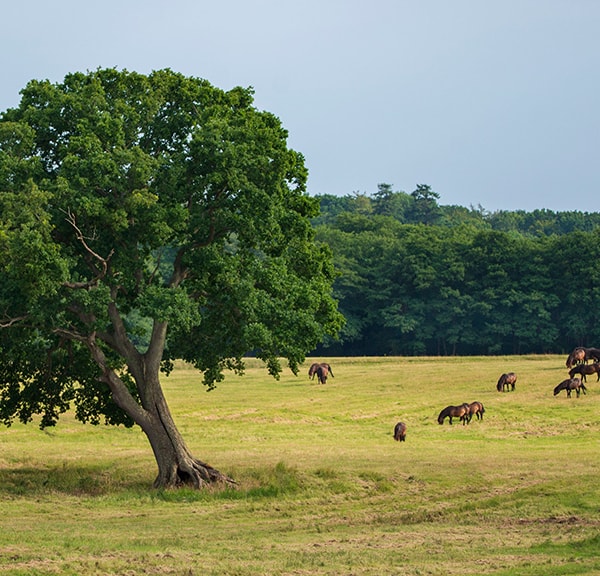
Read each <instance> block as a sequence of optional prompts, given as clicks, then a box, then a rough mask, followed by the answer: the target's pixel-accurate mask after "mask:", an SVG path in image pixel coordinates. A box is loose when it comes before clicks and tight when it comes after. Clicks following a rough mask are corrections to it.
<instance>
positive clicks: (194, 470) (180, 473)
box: [142, 390, 235, 488]
mask: <svg viewBox="0 0 600 576" xmlns="http://www.w3.org/2000/svg"><path fill="white" fill-rule="evenodd" d="M158 396H159V398H158V401H157V402H156V404H155V410H152V414H151V415H150V417H149V418H148V419H147V420H146V421H145V422H144V424H143V425H142V429H143V431H144V432H145V434H146V436H147V437H148V440H149V441H150V445H151V446H152V450H153V452H154V457H155V458H156V463H157V465H158V475H157V477H156V480H155V481H154V487H155V488H172V487H177V486H182V485H188V486H193V487H195V488H202V487H203V486H205V485H207V484H214V483H222V484H227V485H232V484H235V482H234V481H233V480H232V479H231V478H229V477H228V476H226V475H225V474H223V473H221V472H219V471H218V470H216V469H215V468H213V467H212V466H210V465H209V464H206V463H205V462H202V461H201V460H198V459H197V458H195V457H194V456H193V455H192V453H191V452H190V450H189V449H188V447H187V446H186V444H185V441H184V440H183V437H182V436H181V434H180V433H179V431H178V430H177V428H176V426H175V423H174V422H173V418H172V417H171V413H170V411H169V408H168V406H167V403H166V402H165V400H164V397H163V395H162V391H161V390H159V391H158Z"/></svg>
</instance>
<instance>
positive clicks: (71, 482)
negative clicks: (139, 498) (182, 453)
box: [0, 463, 151, 499]
mask: <svg viewBox="0 0 600 576" xmlns="http://www.w3.org/2000/svg"><path fill="white" fill-rule="evenodd" d="M150 486H151V483H144V482H143V481H142V480H140V479H139V478H138V477H130V478H129V477H127V476H125V475H123V474H115V473H114V472H113V471H111V470H110V469H109V468H106V467H93V466H73V465H71V464H67V463H63V464H62V465H57V466H48V467H39V468H35V467H18V468H2V469H0V499H1V498H3V497H8V498H10V497H15V496H34V495H41V494H48V493H57V492H58V493H61V494H66V495H72V496H102V495H105V494H108V493H114V492H115V491H122V490H135V491H137V490H146V491H147V490H148V488H149V487H150Z"/></svg>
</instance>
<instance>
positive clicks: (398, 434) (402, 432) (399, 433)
mask: <svg viewBox="0 0 600 576" xmlns="http://www.w3.org/2000/svg"><path fill="white" fill-rule="evenodd" d="M394 440H396V441H398V442H405V441H406V424H405V423H404V422H398V424H396V426H395V427H394Z"/></svg>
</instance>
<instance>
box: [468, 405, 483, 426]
mask: <svg viewBox="0 0 600 576" xmlns="http://www.w3.org/2000/svg"><path fill="white" fill-rule="evenodd" d="M484 412H485V408H484V407H483V404H482V403H481V402H471V403H470V404H469V415H468V419H469V420H468V421H469V422H471V419H472V418H473V416H476V417H477V420H483V414H484Z"/></svg>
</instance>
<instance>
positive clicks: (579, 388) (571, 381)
mask: <svg viewBox="0 0 600 576" xmlns="http://www.w3.org/2000/svg"><path fill="white" fill-rule="evenodd" d="M562 390H566V391H567V398H570V397H571V392H572V391H573V390H575V392H577V398H579V394H580V392H583V393H584V394H587V392H586V390H587V388H586V387H585V385H584V384H583V382H582V381H581V380H580V379H579V378H568V379H567V380H563V381H562V382H561V383H560V384H559V385H558V386H557V387H556V388H555V389H554V395H555V396H556V395H557V394H559V393H560V392H561V391H562Z"/></svg>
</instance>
